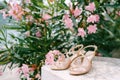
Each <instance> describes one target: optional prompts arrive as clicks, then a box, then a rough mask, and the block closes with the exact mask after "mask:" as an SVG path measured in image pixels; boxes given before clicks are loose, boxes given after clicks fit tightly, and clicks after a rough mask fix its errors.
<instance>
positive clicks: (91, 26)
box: [87, 24, 97, 34]
mask: <svg viewBox="0 0 120 80" xmlns="http://www.w3.org/2000/svg"><path fill="white" fill-rule="evenodd" d="M87 30H88V34H92V33H96V30H97V27H96V24H94V25H89V26H88V27H87Z"/></svg>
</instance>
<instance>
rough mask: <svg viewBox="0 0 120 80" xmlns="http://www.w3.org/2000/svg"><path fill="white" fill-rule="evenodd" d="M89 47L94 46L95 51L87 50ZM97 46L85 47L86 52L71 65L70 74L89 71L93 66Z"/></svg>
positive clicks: (92, 46)
mask: <svg viewBox="0 0 120 80" xmlns="http://www.w3.org/2000/svg"><path fill="white" fill-rule="evenodd" d="M88 48H94V50H93V51H91V50H89V51H86V49H88ZM96 50H97V46H95V45H89V46H86V47H84V48H83V52H84V53H80V54H82V56H78V57H77V58H76V59H74V61H73V62H72V63H71V65H70V74H72V75H81V74H85V73H88V72H89V71H90V70H91V68H92V59H93V58H94V56H95V53H96Z"/></svg>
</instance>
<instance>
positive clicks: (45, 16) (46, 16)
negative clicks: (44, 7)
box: [42, 14, 52, 20]
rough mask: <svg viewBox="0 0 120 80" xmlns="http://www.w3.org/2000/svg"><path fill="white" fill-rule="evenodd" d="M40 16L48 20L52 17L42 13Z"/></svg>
mask: <svg viewBox="0 0 120 80" xmlns="http://www.w3.org/2000/svg"><path fill="white" fill-rule="evenodd" d="M42 18H43V19H44V20H49V19H51V18H52V17H51V16H50V15H49V14H43V16H42Z"/></svg>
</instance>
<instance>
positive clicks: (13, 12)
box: [8, 2, 24, 20]
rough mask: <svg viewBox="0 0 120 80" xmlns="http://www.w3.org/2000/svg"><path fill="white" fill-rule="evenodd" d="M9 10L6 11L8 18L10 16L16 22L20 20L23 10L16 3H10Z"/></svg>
mask: <svg viewBox="0 0 120 80" xmlns="http://www.w3.org/2000/svg"><path fill="white" fill-rule="evenodd" d="M10 6H11V8H10V10H9V11H8V14H9V16H12V17H13V18H14V19H16V20H21V19H22V16H23V15H24V11H23V8H22V7H21V6H20V5H19V4H18V3H17V2H14V3H10Z"/></svg>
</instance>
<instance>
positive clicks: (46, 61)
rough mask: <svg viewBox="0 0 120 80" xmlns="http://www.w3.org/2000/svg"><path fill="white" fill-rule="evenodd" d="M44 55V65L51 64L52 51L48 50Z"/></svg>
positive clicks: (52, 61)
mask: <svg viewBox="0 0 120 80" xmlns="http://www.w3.org/2000/svg"><path fill="white" fill-rule="evenodd" d="M45 57H46V59H45V64H46V65H52V64H53V63H54V54H53V53H52V51H49V52H48V53H47V55H46V56H45Z"/></svg>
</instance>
